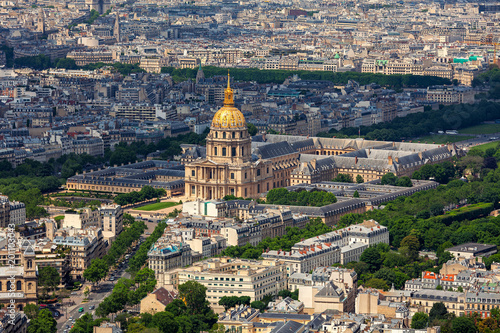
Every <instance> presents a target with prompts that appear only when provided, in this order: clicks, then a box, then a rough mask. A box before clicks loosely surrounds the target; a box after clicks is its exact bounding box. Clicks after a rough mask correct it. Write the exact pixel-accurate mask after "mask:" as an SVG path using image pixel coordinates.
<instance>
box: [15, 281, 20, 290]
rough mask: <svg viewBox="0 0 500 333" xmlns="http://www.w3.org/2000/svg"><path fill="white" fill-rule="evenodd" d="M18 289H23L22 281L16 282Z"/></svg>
mask: <svg viewBox="0 0 500 333" xmlns="http://www.w3.org/2000/svg"><path fill="white" fill-rule="evenodd" d="M16 289H17V290H21V281H17V282H16Z"/></svg>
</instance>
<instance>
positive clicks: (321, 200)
mask: <svg viewBox="0 0 500 333" xmlns="http://www.w3.org/2000/svg"><path fill="white" fill-rule="evenodd" d="M335 202H337V197H335V195H334V194H333V193H329V192H326V191H322V190H312V191H307V190H298V191H288V190H287V189H286V188H273V189H272V190H270V191H269V192H267V195H266V203H269V204H276V205H291V206H314V207H322V206H326V205H329V204H332V203H335Z"/></svg>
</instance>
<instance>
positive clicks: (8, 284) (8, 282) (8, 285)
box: [7, 281, 11, 291]
mask: <svg viewBox="0 0 500 333" xmlns="http://www.w3.org/2000/svg"><path fill="white" fill-rule="evenodd" d="M10 285H11V282H10V281H7V291H10Z"/></svg>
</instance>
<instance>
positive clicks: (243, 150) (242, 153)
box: [241, 147, 245, 156]
mask: <svg viewBox="0 0 500 333" xmlns="http://www.w3.org/2000/svg"><path fill="white" fill-rule="evenodd" d="M243 155H245V148H243V147H241V156H243Z"/></svg>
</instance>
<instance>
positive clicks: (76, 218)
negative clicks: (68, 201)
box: [63, 207, 100, 229]
mask: <svg viewBox="0 0 500 333" xmlns="http://www.w3.org/2000/svg"><path fill="white" fill-rule="evenodd" d="M99 221H100V214H99V211H98V210H97V209H92V208H89V207H84V208H80V209H78V210H77V211H75V210H67V211H66V212H65V213H64V220H63V228H74V229H84V228H87V227H90V226H98V225H99V224H100V223H99Z"/></svg>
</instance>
